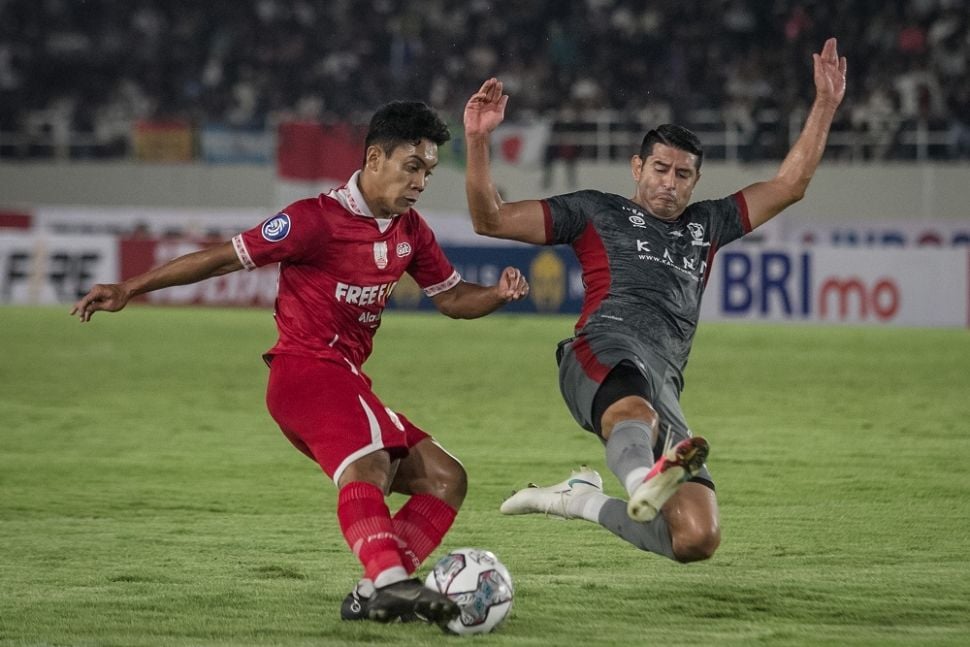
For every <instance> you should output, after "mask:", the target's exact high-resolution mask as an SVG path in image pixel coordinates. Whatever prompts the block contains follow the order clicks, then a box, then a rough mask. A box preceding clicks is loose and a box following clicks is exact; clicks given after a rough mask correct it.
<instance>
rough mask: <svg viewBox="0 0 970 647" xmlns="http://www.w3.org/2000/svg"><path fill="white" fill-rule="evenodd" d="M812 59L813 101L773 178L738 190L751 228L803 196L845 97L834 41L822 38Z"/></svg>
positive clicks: (842, 67) (841, 64)
mask: <svg viewBox="0 0 970 647" xmlns="http://www.w3.org/2000/svg"><path fill="white" fill-rule="evenodd" d="M812 59H813V63H814V69H815V75H814V76H815V101H814V103H812V109H811V111H810V112H809V113H808V118H807V119H806V120H805V126H804V127H803V128H802V132H801V134H800V135H799V136H798V139H797V140H796V141H795V145H794V146H792V148H791V150H790V151H788V155H786V156H785V159H784V161H782V163H781V167H780V168H779V169H778V174H777V175H776V176H775V177H774V178H773V179H771V180H769V181H767V182H758V183H756V184H752V185H751V186H749V187H747V188H745V189H744V190H743V191H742V193H743V194H744V198H745V202H747V205H748V218H749V220H750V222H751V227H752V228H755V227H757V226H759V225H762V224H764V223H765V222H767V221H768V220H771V219H772V218H773V217H775V216H776V215H778V213H780V212H781V211H782V210H783V209H785V208H786V207H788V206H790V205H792V204H794V203H795V202H798V201H799V200H801V199H802V198H803V197H804V196H805V191H806V189H807V188H808V184H809V182H811V180H812V176H813V175H815V170H816V169H817V168H818V165H819V162H821V160H822V154H823V153H824V152H825V143H826V141H827V140H828V136H829V129H830V128H831V126H832V119H833V118H834V117H835V111H836V109H837V108H838V107H839V104H840V103H842V98H843V97H844V96H845V70H846V60H845V57H844V56H842V57H840V56H839V53H838V49H837V43H836V40H835V39H834V38H829V39H828V40H827V41H825V46H824V47H823V48H822V51H821V53H819V54H812Z"/></svg>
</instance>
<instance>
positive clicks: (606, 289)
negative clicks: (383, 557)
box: [464, 38, 846, 562]
mask: <svg viewBox="0 0 970 647" xmlns="http://www.w3.org/2000/svg"><path fill="white" fill-rule="evenodd" d="M813 63H814V80H815V101H814V103H813V104H812V108H811V111H810V112H809V114H808V117H807V119H806V121H805V125H804V127H803V129H802V132H801V134H800V135H799V137H798V139H797V141H796V142H795V144H794V145H793V146H792V148H791V150H790V151H789V152H788V154H787V156H786V157H785V159H784V161H783V162H782V163H781V167H780V168H779V170H778V172H777V174H776V175H775V177H774V178H772V179H770V180H767V181H764V182H757V183H755V184H752V185H750V186H748V187H745V188H744V189H741V190H740V191H738V192H737V193H734V194H733V195H730V196H728V197H725V198H722V199H720V200H707V201H701V202H695V203H693V204H691V203H690V198H691V193H692V192H693V190H694V187H695V186H696V185H697V181H698V180H699V179H700V175H701V173H700V169H701V162H702V160H703V151H702V149H701V145H700V141H699V140H698V139H697V136H696V135H694V133H692V132H691V131H689V130H687V129H685V128H682V127H680V126H674V125H670V124H666V125H663V126H660V127H658V128H656V129H654V130H651V131H650V132H648V133H647V134H646V136H645V137H644V138H643V143H642V145H641V147H640V151H639V153H638V154H637V155H634V156H633V158H632V159H631V162H630V166H631V170H632V173H633V180H634V185H635V189H634V195H633V197H632V198H631V199H626V198H624V197H621V196H618V195H613V194H608V193H602V192H600V191H593V190H587V191H578V192H576V193H570V194H567V195H558V196H555V197H551V198H548V199H545V200H524V201H518V202H504V201H503V200H502V198H501V196H499V194H498V192H497V191H496V190H495V186H494V184H493V182H492V177H491V171H490V169H489V144H490V142H489V138H490V134H491V132H492V131H493V130H494V129H495V128H496V127H497V126H498V125H499V124H500V123H501V122H502V120H503V119H504V116H505V105H506V103H507V102H508V96H506V95H503V94H502V83H501V82H500V81H498V80H497V79H494V78H493V79H489V80H488V81H486V82H485V83H484V84H483V85H482V87H481V88H480V89H479V91H478V92H476V93H475V94H474V95H473V96H472V97H471V98H470V99H469V101H468V103H467V104H466V106H465V115H464V122H465V138H466V143H467V155H468V168H467V171H466V191H467V194H468V206H469V209H470V212H471V218H472V223H473V225H474V227H475V231H476V232H477V233H479V234H483V235H486V236H492V237H496V238H506V239H512V240H519V241H523V242H527V243H534V244H538V245H557V244H568V245H571V246H572V248H573V251H574V252H575V253H576V256H577V258H578V259H579V262H580V265H581V266H582V271H583V281H584V284H585V287H586V296H585V300H584V303H583V309H582V313H581V315H580V317H579V320H578V322H577V323H576V327H575V336H574V337H572V338H570V339H567V340H564V341H563V342H561V343H560V345H559V348H558V352H557V360H558V361H559V384H560V389H561V390H562V394H563V398H564V399H565V401H566V404H567V406H568V407H569V410H570V413H572V415H573V417H574V418H575V419H576V421H577V422H578V423H579V424H580V425H581V426H582V427H583V428H585V429H587V430H589V431H591V432H593V433H595V434H597V436H599V438H600V439H601V440H602V442H603V444H604V445H605V449H606V464H607V466H608V467H609V469H610V470H611V471H612V472H613V473H614V474H615V475H616V476H617V478H618V479H619V480H620V482H621V483H622V484H623V486H624V487H625V488H626V490H627V493H628V494H629V499H628V500H627V501H623V500H621V499H617V498H612V497H608V496H607V495H606V494H604V492H603V489H602V479H601V478H600V476H599V474H597V473H596V472H595V471H593V470H591V469H589V468H588V467H585V466H584V467H582V468H581V469H580V471H578V472H573V474H572V476H571V477H570V478H568V479H566V480H565V481H563V482H562V483H559V484H557V485H553V486H549V487H538V486H530V487H528V488H526V489H523V490H520V491H518V492H516V493H515V494H513V495H512V496H511V497H510V498H509V499H507V500H506V501H505V502H504V503H503V504H502V507H501V511H502V512H503V513H505V514H526V513H546V514H552V515H556V516H560V517H565V518H567V519H568V518H580V519H586V520H587V521H591V522H593V523H598V524H600V525H602V526H604V527H605V528H607V529H609V530H610V531H611V532H613V533H614V534H616V535H617V536H619V537H620V538H622V539H624V540H626V541H628V542H630V543H631V544H633V545H634V546H637V547H638V548H640V549H642V550H647V551H651V552H654V553H657V554H659V555H664V556H666V557H668V558H670V559H673V560H677V561H680V562H690V561H697V560H702V559H707V558H709V557H711V556H712V555H713V554H714V551H715V550H716V549H717V547H718V545H719V544H720V540H721V536H720V525H719V519H718V516H719V515H718V508H717V498H716V496H715V494H714V483H713V481H712V479H711V475H710V473H709V472H708V471H707V467H706V465H705V461H706V459H707V455H708V444H707V441H706V440H704V439H703V438H700V437H695V436H693V435H692V434H691V432H690V430H689V428H688V425H687V422H686V420H685V418H684V414H683V412H682V411H681V408H680V402H679V400H680V392H681V390H682V388H683V374H682V372H683V369H684V367H685V366H686V364H687V357H688V354H689V353H690V348H691V343H692V341H693V338H694V332H695V330H696V328H697V322H698V318H699V311H700V302H701V295H702V293H703V291H704V284H705V281H706V279H707V276H708V273H709V271H710V268H711V263H712V262H713V260H714V254H715V252H716V251H717V250H718V249H719V248H720V247H723V246H724V245H726V244H728V243H730V242H731V241H733V240H735V239H737V238H740V237H741V236H744V235H745V234H747V233H749V232H750V231H751V230H753V229H755V228H756V227H758V226H760V225H762V224H764V223H765V222H767V221H768V220H770V219H771V218H773V217H774V216H776V215H777V214H778V213H780V212H781V211H782V210H784V209H785V208H786V207H788V206H789V205H791V204H793V203H795V202H797V201H798V200H800V199H801V198H802V197H803V196H804V195H805V191H806V189H807V187H808V184H809V182H810V181H811V179H812V176H813V175H814V173H815V169H816V168H817V167H818V164H819V162H820V161H821V159H822V153H823V152H824V150H825V143H826V140H827V139H828V133H829V129H830V127H831V124H832V119H833V117H834V115H835V112H836V109H837V108H838V106H839V104H840V103H841V102H842V97H843V96H844V95H845V72H846V60H845V58H844V57H840V56H839V55H838V51H837V47H836V41H835V39H834V38H830V39H828V40H827V41H826V42H825V45H824V46H823V48H822V51H821V52H820V53H817V54H813Z"/></svg>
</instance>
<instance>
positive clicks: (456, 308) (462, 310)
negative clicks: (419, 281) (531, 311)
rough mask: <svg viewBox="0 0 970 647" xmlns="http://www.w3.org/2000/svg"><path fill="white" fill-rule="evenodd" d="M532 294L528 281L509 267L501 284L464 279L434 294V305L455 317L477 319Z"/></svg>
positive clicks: (502, 277) (500, 280) (443, 312)
mask: <svg viewBox="0 0 970 647" xmlns="http://www.w3.org/2000/svg"><path fill="white" fill-rule="evenodd" d="M528 294H529V283H528V281H526V278H525V276H523V274H522V273H521V272H520V271H519V270H518V269H516V268H514V267H506V268H505V269H504V270H503V271H502V276H501V277H500V278H499V281H498V283H496V284H495V285H491V286H485V285H478V284H477V283H468V282H466V281H461V282H460V283H459V284H458V285H456V286H455V287H453V288H451V289H450V290H448V291H447V292H442V293H441V294H438V295H435V296H434V297H432V301H433V302H434V304H435V307H436V308H437V309H438V311H439V312H441V313H442V314H444V315H447V316H449V317H451V318H452V319H477V318H478V317H484V316H485V315H487V314H490V313H492V312H495V311H496V310H498V309H499V308H501V307H502V306H504V305H505V304H506V303H509V302H511V301H519V300H520V299H524V298H525V297H526V296H528Z"/></svg>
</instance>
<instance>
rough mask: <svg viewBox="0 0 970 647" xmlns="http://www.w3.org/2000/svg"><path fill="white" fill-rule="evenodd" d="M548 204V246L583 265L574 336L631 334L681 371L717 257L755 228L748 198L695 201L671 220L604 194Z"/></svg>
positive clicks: (554, 199)
mask: <svg viewBox="0 0 970 647" xmlns="http://www.w3.org/2000/svg"><path fill="white" fill-rule="evenodd" d="M543 204H544V206H545V207H546V209H545V213H546V239H547V241H546V242H547V243H548V244H550V245H555V244H569V245H571V246H572V248H573V251H575V253H576V256H577V258H578V259H579V263H580V265H581V266H582V270H583V283H584V285H585V286H586V296H585V299H584V302H583V310H582V314H581V315H580V318H579V321H578V322H577V323H576V333H577V334H580V333H587V334H592V333H595V332H597V331H609V332H622V333H625V334H632V335H633V336H635V337H636V338H637V339H638V340H640V341H641V342H642V343H644V344H646V345H647V346H648V347H649V348H651V349H652V350H654V351H655V352H656V353H657V354H659V355H660V356H662V357H664V358H665V359H666V360H667V361H669V362H670V363H671V365H672V366H673V367H674V368H676V369H677V370H678V371H683V369H684V367H685V366H686V365H687V356H688V354H689V353H690V347H691V342H692V341H693V338H694V331H695V330H696V328H697V321H698V318H699V316H700V306H701V295H702V293H703V291H704V284H705V282H706V280H707V276H708V274H709V272H710V268H711V263H712V262H713V261H714V254H715V252H716V251H717V250H718V249H719V248H720V247H723V246H724V245H726V244H727V243H729V242H731V241H733V240H735V239H737V238H740V237H741V236H743V235H744V234H746V233H748V232H749V231H750V230H751V226H750V224H749V222H748V217H747V207H746V205H745V202H744V196H743V195H742V194H741V193H735V194H734V195H731V196H728V197H726V198H723V199H721V200H706V201H701V202H695V203H693V204H691V205H689V206H688V207H687V209H686V210H685V211H684V213H682V214H681V215H680V217H679V218H678V219H677V220H674V221H672V222H664V221H663V220H659V219H657V218H655V217H653V216H651V215H650V214H649V213H647V212H646V211H645V210H644V209H643V208H642V207H640V206H639V205H637V204H636V203H634V202H632V201H631V200H628V199H627V198H623V197H621V196H618V195H614V194H611V193H602V192H600V191H578V192H576V193H569V194H566V195H559V196H555V197H552V198H549V199H547V200H544V201H543Z"/></svg>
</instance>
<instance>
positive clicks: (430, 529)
mask: <svg viewBox="0 0 970 647" xmlns="http://www.w3.org/2000/svg"><path fill="white" fill-rule="evenodd" d="M457 514H458V512H457V511H456V510H455V509H454V508H452V507H451V506H450V505H448V504H447V503H445V502H444V501H442V500H441V499H439V498H438V497H436V496H432V495H430V494H415V495H414V496H412V497H411V498H410V499H408V501H407V503H405V504H404V505H403V506H401V509H400V510H398V511H397V514H396V515H394V531H395V532H397V535H398V537H400V538H401V541H402V546H401V557H402V558H403V561H404V567H405V568H406V569H407V570H408V574H411V573H413V572H414V571H416V570H418V567H419V566H421V564H422V563H423V562H424V560H426V559H427V558H428V555H430V554H431V553H433V552H434V549H435V548H437V547H438V545H439V544H441V540H442V539H444V537H445V533H447V532H448V529H449V528H451V524H452V522H453V521H454V520H455V516H456V515H457Z"/></svg>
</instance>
